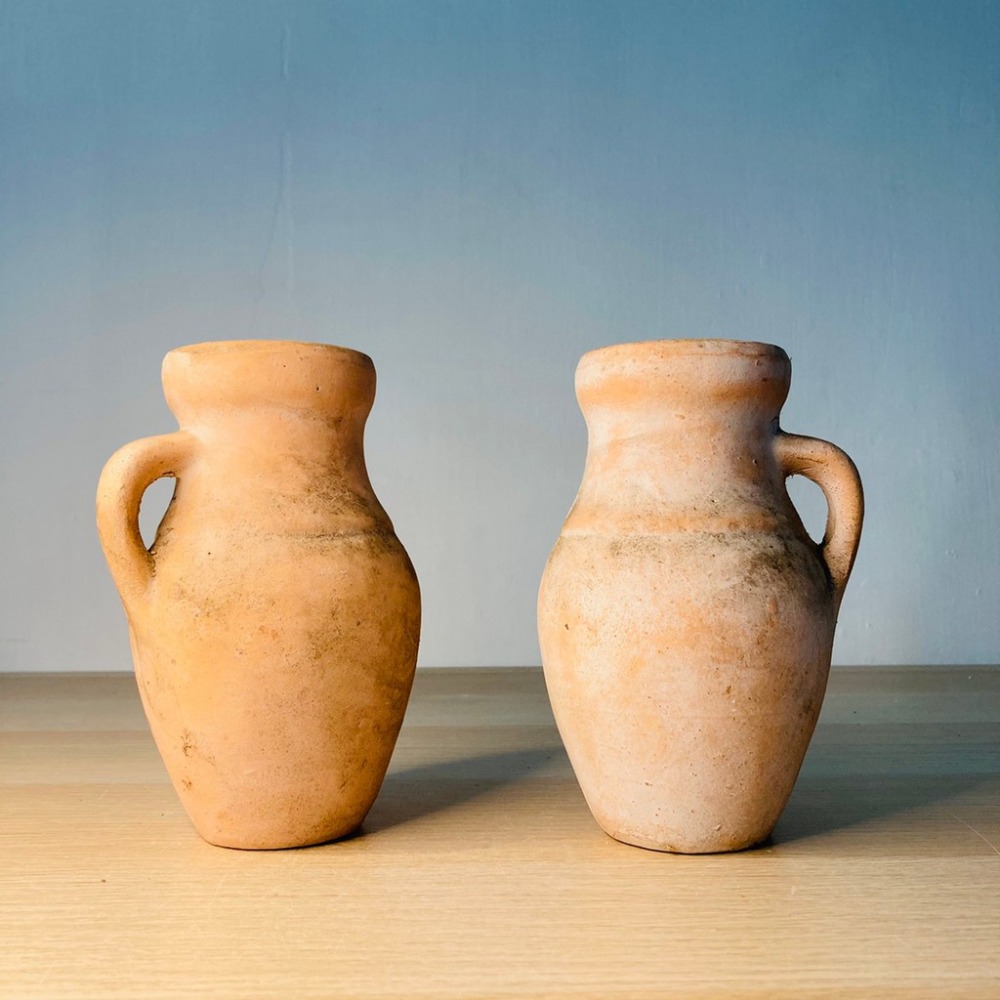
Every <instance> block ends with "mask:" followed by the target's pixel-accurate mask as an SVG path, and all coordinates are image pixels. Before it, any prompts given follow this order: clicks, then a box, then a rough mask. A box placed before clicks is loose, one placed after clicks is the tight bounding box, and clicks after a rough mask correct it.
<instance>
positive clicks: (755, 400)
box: [567, 341, 788, 532]
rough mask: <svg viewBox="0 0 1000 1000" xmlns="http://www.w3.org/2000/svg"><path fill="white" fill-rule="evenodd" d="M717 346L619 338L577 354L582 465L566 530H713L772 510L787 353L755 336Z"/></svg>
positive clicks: (777, 499)
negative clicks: (756, 341) (592, 352)
mask: <svg viewBox="0 0 1000 1000" xmlns="http://www.w3.org/2000/svg"><path fill="white" fill-rule="evenodd" d="M704 343H708V344H709V345H710V347H709V348H708V349H706V348H704V347H703V346H702V345H703V344H704ZM720 343H724V342H714V341H713V342H680V344H679V345H678V344H676V343H671V342H666V343H655V342H654V343H652V344H639V345H622V346H621V347H618V348H610V349H607V353H606V354H605V352H597V356H596V357H594V356H587V357H585V358H584V361H583V362H582V363H581V366H580V369H578V372H577V394H578V397H579V400H580V405H581V408H582V409H583V413H584V417H585V418H586V421H587V428H588V432H589V444H588V451H587V466H586V470H585V473H584V477H583V482H582V484H581V487H580V492H579V495H578V497H577V503H576V506H575V507H574V511H573V513H572V514H571V515H570V520H569V521H568V522H567V527H569V528H572V527H574V526H576V527H578V528H581V529H582V530H586V526H587V525H588V524H589V525H590V526H594V525H597V524H605V525H613V526H614V527H613V530H624V529H625V526H630V527H631V529H634V530H636V531H640V532H642V531H646V530H657V526H659V527H663V526H665V525H667V524H668V522H669V523H678V524H696V523H697V524H702V525H705V529H704V530H716V529H714V528H713V527H712V525H722V526H724V527H725V526H729V527H733V526H736V525H738V524H745V523H749V522H751V521H754V520H755V519H756V520H757V521H760V523H764V521H766V520H768V519H769V518H770V519H773V517H777V516H783V506H784V501H783V499H782V498H784V496H785V493H784V490H783V488H782V480H781V477H780V474H779V470H778V466H777V461H776V459H775V455H774V450H773V440H774V436H775V434H776V432H777V429H778V414H779V412H780V409H781V404H782V402H783V401H784V398H785V395H786V394H787V391H788V359H787V357H786V356H785V354H784V352H782V351H780V349H778V348H767V347H766V345H737V349H736V350H735V351H732V352H729V351H727V350H726V349H725V348H724V347H722V346H719V345H720ZM755 348H761V349H762V350H761V351H756V350H754V349H755ZM779 508H781V510H779ZM719 530H721V529H719Z"/></svg>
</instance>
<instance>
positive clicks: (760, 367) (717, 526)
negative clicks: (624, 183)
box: [538, 340, 863, 853]
mask: <svg viewBox="0 0 1000 1000" xmlns="http://www.w3.org/2000/svg"><path fill="white" fill-rule="evenodd" d="M790 376H791V364H790V362H789V359H788V356H787V355H786V354H785V352H784V351H783V350H782V349H781V348H779V347H774V346H772V345H769V344H756V343H744V342H739V341H726V340H678V341H652V342H647V343H636V344H622V345H618V346H614V347H608V348H604V349H603V350H597V351H593V352H591V353H589V354H586V355H585V356H584V357H583V359H582V360H581V361H580V364H579V366H578V368H577V373H576V391H577V398H578V400H579V403H580V407H581V409H582V410H583V414H584V417H585V419H586V422H587V429H588V450H587V460H586V467H585V470H584V474H583V481H582V484H581V486H580V489H579V493H578V495H577V498H576V502H575V503H574V505H573V508H572V510H571V511H570V513H569V515H568V517H567V518H566V522H565V524H564V525H563V529H562V532H561V534H560V536H559V539H558V541H557V543H556V546H555V549H554V550H553V552H552V554H551V556H550V557H549V560H548V563H547V566H546V568H545V572H544V575H543V578H542V583H541V589H540V593H539V600H538V629H539V638H540V643H541V650H542V660H543V663H544V670H545V680H546V684H547V686H548V691H549V695H550V699H551V702H552V707H553V710H554V713H555V717H556V721H557V723H558V726H559V731H560V734H561V736H562V739H563V741H564V743H565V745H566V750H567V752H568V754H569V757H570V760H571V762H572V765H573V768H574V771H575V773H576V776H577V779H578V781H579V783H580V786H581V788H582V790H583V793H584V796H585V797H586V800H587V802H588V804H589V806H590V808H591V811H592V812H593V814H594V816H595V818H596V819H597V821H598V823H599V824H600V825H601V826H602V827H603V829H604V830H605V831H606V832H607V833H609V834H610V835H611V836H612V837H615V838H616V839H618V840H621V841H624V842H626V843H629V844H635V845H638V846H640V847H647V848H652V849H655V850H660V851H674V852H679V853H708V852H715V851H732V850H739V849H741V848H745V847H750V846H752V845H754V844H757V843H759V842H760V841H762V840H764V839H766V838H767V837H768V836H769V835H770V833H771V831H772V829H773V828H774V826H775V824H776V823H777V820H778V817H779V815H780V814H781V811H782V809H783V808H784V807H785V804H786V803H787V801H788V798H789V796H790V794H791V791H792V786H793V784H794V782H795V779H796V777H797V775H798V772H799V768H800V767H801V764H802V760H803V757H804V755H805V752H806V749H807V747H808V744H809V740H810V738H811V736H812V732H813V729H814V727H815V725H816V720H817V717H818V715H819V711H820V706H821V704H822V701H823V696H824V692H825V690H826V682H827V676H828V673H829V669H830V656H831V649H832V645H833V634H834V626H835V624H836V621H837V612H838V608H839V606H840V602H841V598H842V597H843V593H844V587H845V585H846V584H847V579H848V577H849V575H850V573H851V567H852V565H853V562H854V556H855V553H856V551H857V546H858V539H859V536H860V532H861V521H862V515H863V499H862V490H861V482H860V479H859V477H858V473H857V470H856V469H855V467H854V464H853V463H852V462H851V460H850V459H849V458H848V457H847V455H845V454H844V452H843V451H841V450H840V449H839V448H836V447H835V446H834V445H832V444H829V443H828V442H825V441H820V440H817V439H815V438H809V437H799V436H797V435H793V434H786V433H784V432H783V431H782V430H781V429H780V428H779V426H778V415H779V411H780V409H781V406H782V404H783V403H784V401H785V397H786V396H787V394H788V389H789V382H790ZM796 474H798V475H804V476H807V477H808V478H810V479H812V480H813V481H815V482H816V483H817V484H818V485H819V486H820V487H821V489H822V490H823V493H824V494H825V497H826V501H827V504H828V508H829V514H828V518H827V524H826V535H825V537H824V538H823V541H822V542H821V543H820V544H816V543H815V542H813V540H812V539H811V538H810V537H809V535H808V533H807V532H806V530H805V528H804V527H803V525H802V522H801V520H800V518H799V515H798V514H797V513H796V510H795V508H794V506H793V505H792V503H791V501H790V499H789V497H788V493H787V492H786V489H785V480H786V478H787V477H788V476H791V475H796Z"/></svg>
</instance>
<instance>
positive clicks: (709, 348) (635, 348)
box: [577, 339, 788, 368]
mask: <svg viewBox="0 0 1000 1000" xmlns="http://www.w3.org/2000/svg"><path fill="white" fill-rule="evenodd" d="M630 356H631V357H633V358H648V357H656V358H669V357H681V356H687V357H690V356H701V357H706V358H718V357H726V356H728V357H741V358H773V359H775V360H782V359H784V360H786V361H787V360H788V355H787V354H786V353H785V351H784V350H783V349H782V348H780V347H778V345H777V344H765V343H761V342H759V341H756V340H725V339H701V340H699V339H691V340H636V341H632V342H630V343H627V344H611V345H609V346H607V347H598V348H597V349H596V350H593V351H587V353H586V354H584V355H583V357H582V358H580V363H579V365H578V366H577V367H578V368H586V367H590V366H591V365H594V364H607V363H608V362H610V361H615V360H624V359H625V358H627V357H630Z"/></svg>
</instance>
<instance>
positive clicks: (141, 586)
mask: <svg viewBox="0 0 1000 1000" xmlns="http://www.w3.org/2000/svg"><path fill="white" fill-rule="evenodd" d="M196 443H197V439H196V438H195V437H194V435H192V434H190V433H188V432H187V431H175V432H174V433H173V434H158V435H156V436H154V437H146V438H140V439H139V440H138V441H133V442H132V443H131V444H127V445H125V446H124V447H123V448H119V449H118V451H116V452H115V453H114V454H113V455H112V456H111V458H110V459H108V462H107V464H106V465H105V466H104V471H103V472H102V473H101V479H100V482H99V484H98V486H97V533H98V535H99V536H100V539H101V546H102V548H103V549H104V557H105V558H106V559H107V561H108V568H109V569H110V570H111V576H112V578H113V579H114V581H115V585H116V586H117V587H118V593H119V594H121V598H122V602H123V603H124V604H125V607H126V609H128V606H129V604H130V603H132V602H134V601H137V600H140V599H142V598H143V597H144V596H145V594H146V592H147V590H148V589H149V583H150V580H151V579H152V577H153V574H154V572H155V570H156V567H155V565H154V561H153V556H152V553H151V552H150V551H149V549H147V548H146V545H145V543H144V542H143V540H142V535H141V534H140V533H139V504H140V503H141V502H142V495H143V493H145V492H146V489H147V487H148V486H149V485H150V484H151V483H153V482H155V481H156V480H157V479H160V478H162V477H163V476H179V475H180V474H181V472H182V471H183V470H184V468H185V467H186V466H187V465H188V463H189V462H190V460H191V458H192V457H193V456H194V453H195V446H196Z"/></svg>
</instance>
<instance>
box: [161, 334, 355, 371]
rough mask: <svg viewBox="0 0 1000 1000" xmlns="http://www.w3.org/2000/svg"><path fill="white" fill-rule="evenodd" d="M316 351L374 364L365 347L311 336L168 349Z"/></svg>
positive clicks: (201, 353)
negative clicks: (322, 340)
mask: <svg viewBox="0 0 1000 1000" xmlns="http://www.w3.org/2000/svg"><path fill="white" fill-rule="evenodd" d="M302 351H316V352H318V353H322V354H326V355H327V356H328V357H333V356H335V355H336V356H339V358H340V360H342V361H347V362H349V363H351V364H355V365H358V366H359V367H362V368H373V367H374V363H373V362H372V359H371V358H370V357H369V356H368V355H367V354H365V353H363V352H362V351H356V350H355V349H354V348H353V347H340V346H338V345H337V344H322V343H319V342H318V341H309V340H205V341H202V342H200V343H197V344H187V345H185V346H184V347H175V348H174V349H173V350H172V351H170V352H169V353H168V355H167V356H168V357H169V356H170V355H171V354H173V355H183V356H186V357H188V358H190V359H192V360H194V359H195V358H200V357H206V356H218V355H225V354H242V355H252V354H255V353H256V354H281V353H285V352H289V353H290V352H298V353H301V352H302Z"/></svg>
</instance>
